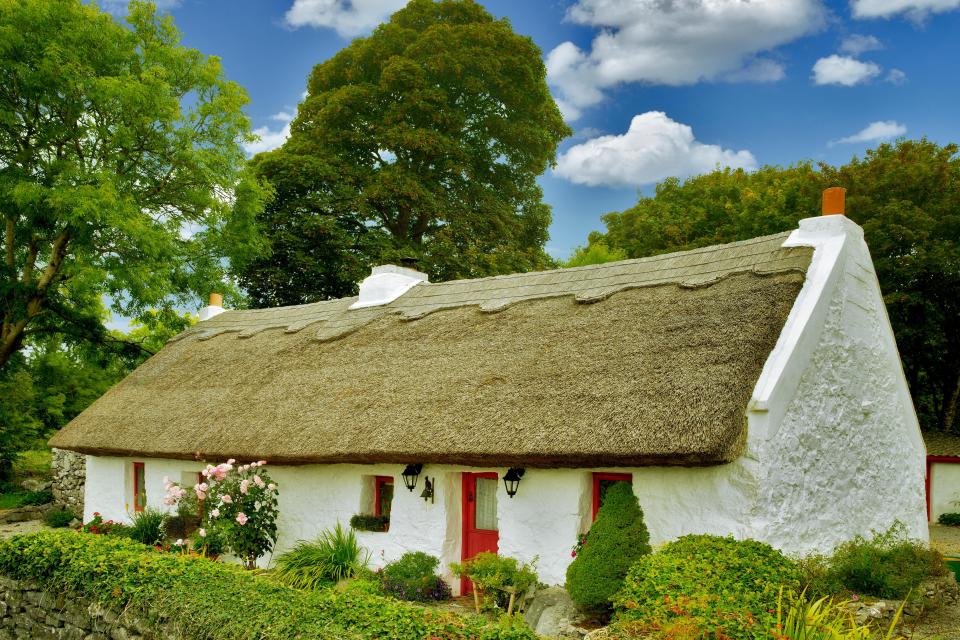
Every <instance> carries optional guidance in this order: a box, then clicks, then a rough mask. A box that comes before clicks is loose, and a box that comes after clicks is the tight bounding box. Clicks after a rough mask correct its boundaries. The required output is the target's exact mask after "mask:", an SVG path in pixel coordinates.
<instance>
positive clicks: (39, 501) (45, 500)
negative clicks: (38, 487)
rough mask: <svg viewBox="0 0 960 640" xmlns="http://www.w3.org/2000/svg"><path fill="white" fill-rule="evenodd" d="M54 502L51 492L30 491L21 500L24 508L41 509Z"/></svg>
mask: <svg viewBox="0 0 960 640" xmlns="http://www.w3.org/2000/svg"><path fill="white" fill-rule="evenodd" d="M51 502H53V493H51V492H49V491H28V492H26V493H25V494H24V496H23V497H22V498H21V499H20V504H21V505H23V506H32V507H39V506H42V505H45V504H50V503H51Z"/></svg>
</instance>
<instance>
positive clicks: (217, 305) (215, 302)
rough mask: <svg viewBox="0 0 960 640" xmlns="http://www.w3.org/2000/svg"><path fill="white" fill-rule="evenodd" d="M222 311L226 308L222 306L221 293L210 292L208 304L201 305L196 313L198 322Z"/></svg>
mask: <svg viewBox="0 0 960 640" xmlns="http://www.w3.org/2000/svg"><path fill="white" fill-rule="evenodd" d="M224 311H226V309H224V308H223V294H220V293H211V294H210V304H208V305H207V306H205V307H203V308H202V309H200V311H199V312H198V315H199V316H200V322H203V321H204V320H209V319H210V318H212V317H214V316H218V315H220V314H221V313H223V312H224Z"/></svg>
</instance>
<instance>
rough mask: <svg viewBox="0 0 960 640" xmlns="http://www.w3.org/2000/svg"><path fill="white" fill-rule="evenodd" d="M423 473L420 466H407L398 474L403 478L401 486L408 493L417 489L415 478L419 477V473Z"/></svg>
mask: <svg viewBox="0 0 960 640" xmlns="http://www.w3.org/2000/svg"><path fill="white" fill-rule="evenodd" d="M421 471H423V465H422V464H408V465H407V466H406V467H405V468H404V469H403V473H402V474H400V475H402V476H403V486H405V487H406V488H407V489H409V490H410V491H413V490H414V489H416V488H417V478H419V477H420V472H421Z"/></svg>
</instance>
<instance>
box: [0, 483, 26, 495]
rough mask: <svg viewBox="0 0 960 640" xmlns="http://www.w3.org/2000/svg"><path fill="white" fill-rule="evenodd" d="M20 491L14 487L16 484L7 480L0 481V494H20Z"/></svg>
mask: <svg viewBox="0 0 960 640" xmlns="http://www.w3.org/2000/svg"><path fill="white" fill-rule="evenodd" d="M20 492H21V489H20V487H18V486H17V485H16V483H13V482H10V481H8V480H0V494H4V493H20Z"/></svg>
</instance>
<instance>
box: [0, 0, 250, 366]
mask: <svg viewBox="0 0 960 640" xmlns="http://www.w3.org/2000/svg"><path fill="white" fill-rule="evenodd" d="M128 22H129V27H125V26H123V25H120V24H118V23H116V22H115V21H114V20H113V19H112V18H111V17H110V16H109V15H108V14H106V13H103V12H101V11H100V10H99V9H97V7H96V5H95V4H94V3H82V2H81V1H80V0H0V223H2V229H0V233H2V236H0V237H2V242H0V245H2V249H3V250H2V257H0V321H2V333H0V372H2V371H3V370H5V369H6V367H7V366H8V365H9V363H10V362H11V358H13V356H14V354H16V353H17V352H18V351H19V350H21V349H22V348H23V346H24V345H25V344H33V343H34V342H37V341H41V342H42V341H43V340H44V339H46V337H50V336H57V338H56V339H58V340H59V339H63V340H86V341H89V340H93V341H99V342H109V341H111V338H110V334H109V333H108V332H107V331H106V330H105V329H104V328H103V326H102V323H101V315H100V311H101V300H102V297H103V296H104V295H107V296H108V298H109V300H111V304H112V307H113V309H114V310H115V311H118V312H121V313H123V314H124V315H127V316H137V315H139V314H141V313H144V312H145V311H146V310H147V309H148V308H151V307H159V308H166V309H170V308H172V307H173V305H175V304H177V303H181V304H188V303H189V302H190V301H192V299H193V298H192V296H193V295H205V294H206V293H207V292H208V291H210V290H211V288H213V287H214V286H216V287H217V288H220V285H215V284H214V283H219V282H221V278H222V277H223V271H224V267H225V261H224V258H233V259H235V260H237V261H241V262H242V261H243V260H246V259H249V258H250V257H251V256H252V255H253V254H254V253H255V251H256V249H257V245H256V242H255V225H254V223H253V220H254V217H255V213H256V211H257V209H258V208H259V207H260V205H261V203H262V200H263V198H264V196H265V190H264V189H262V188H261V187H260V186H259V185H258V184H257V183H255V182H253V181H251V180H249V179H245V178H243V175H242V167H243V164H244V154H243V151H242V149H241V147H240V142H242V141H243V140H245V139H247V138H249V136H250V134H249V129H250V127H249V122H248V120H247V118H246V117H245V116H244V115H243V112H242V107H243V105H244V104H245V103H246V101H247V97H246V94H245V93H244V91H243V90H242V89H241V88H240V87H239V86H238V85H236V84H234V83H232V82H229V81H227V80H226V79H225V78H224V75H223V71H222V69H221V66H220V62H219V60H218V59H216V58H212V57H207V56H204V55H202V54H200V53H199V52H197V51H195V50H192V49H187V48H184V47H182V46H180V45H179V44H178V43H179V34H178V33H177V30H176V28H175V27H174V25H173V22H172V19H171V18H163V19H161V18H158V17H157V16H156V14H155V11H154V7H153V6H152V5H150V4H146V3H141V2H132V3H131V5H130V13H129V17H128ZM241 179H243V181H241V182H239V184H238V181H240V180H241ZM116 340H118V339H117V338H116V336H114V337H113V341H116Z"/></svg>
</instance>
